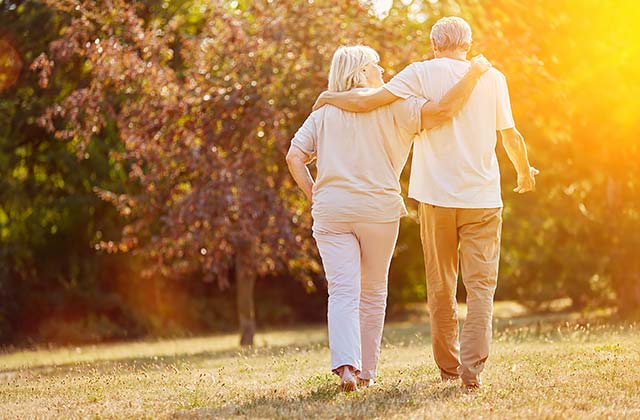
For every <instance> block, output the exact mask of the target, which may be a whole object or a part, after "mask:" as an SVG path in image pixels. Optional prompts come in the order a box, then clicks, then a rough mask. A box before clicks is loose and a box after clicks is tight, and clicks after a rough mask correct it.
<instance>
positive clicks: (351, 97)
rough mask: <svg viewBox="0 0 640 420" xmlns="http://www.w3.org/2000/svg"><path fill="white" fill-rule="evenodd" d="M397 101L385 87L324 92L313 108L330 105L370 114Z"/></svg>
mask: <svg viewBox="0 0 640 420" xmlns="http://www.w3.org/2000/svg"><path fill="white" fill-rule="evenodd" d="M397 99H398V97H397V96H395V95H394V94H393V93H391V92H389V91H388V90H387V89H385V88H383V87H380V88H376V89H367V90H364V91H363V90H349V91H346V92H324V93H323V94H322V95H320V98H318V100H317V101H316V104H315V105H314V107H313V108H314V109H318V108H319V107H321V106H323V105H327V104H328V105H333V106H335V107H338V108H340V109H343V110H345V111H349V112H369V111H373V110H374V109H376V108H378V107H381V106H384V105H388V104H390V103H391V102H393V101H395V100H397Z"/></svg>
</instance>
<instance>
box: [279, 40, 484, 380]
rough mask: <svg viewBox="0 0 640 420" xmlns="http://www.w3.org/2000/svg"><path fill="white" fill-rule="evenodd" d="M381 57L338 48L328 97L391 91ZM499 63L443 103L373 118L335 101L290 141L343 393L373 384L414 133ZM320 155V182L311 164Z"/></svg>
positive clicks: (385, 111) (422, 103)
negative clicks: (323, 281) (308, 210)
mask: <svg viewBox="0 0 640 420" xmlns="http://www.w3.org/2000/svg"><path fill="white" fill-rule="evenodd" d="M378 62H379V56H378V54H377V53H376V52H375V51H374V50H373V49H372V48H370V47H366V46H348V47H347V46H343V47H340V48H338V50H337V51H336V52H335V54H334V56H333V60H332V62H331V69H330V71H329V91H334V92H341V91H347V90H352V89H354V90H360V91H362V92H366V90H367V89H370V88H377V87H380V86H383V85H384V82H383V80H382V73H383V71H384V70H383V69H382V67H380V66H379V64H378ZM489 67H490V64H489V63H488V62H487V61H486V60H485V59H484V58H480V59H474V62H473V64H472V66H471V67H470V70H469V72H468V73H467V75H466V76H465V77H464V78H463V79H462V80H461V81H460V82H459V83H458V84H457V85H455V86H454V87H453V88H452V89H451V90H450V91H449V92H448V93H447V95H445V97H444V98H443V99H442V101H440V102H439V103H433V102H427V101H426V100H425V99H423V98H415V97H414V98H409V99H404V100H397V101H395V102H393V103H391V104H389V105H386V106H383V107H380V108H377V109H376V110H374V111H372V112H369V113H351V112H346V111H342V110H340V109H338V108H336V107H334V106H331V105H327V106H323V107H321V108H320V109H318V110H316V111H314V112H312V113H311V115H309V117H308V118H307V119H306V121H305V122H304V124H303V125H302V127H301V128H300V129H299V130H298V132H297V133H296V134H295V136H294V138H293V140H292V141H291V147H290V149H289V152H288V154H287V164H288V166H289V170H290V171H291V174H292V176H293V178H294V179H295V181H296V183H297V184H298V186H299V187H300V188H301V189H302V190H303V192H304V193H305V195H306V196H307V197H308V199H309V200H311V202H312V217H313V236H314V238H315V240H316V243H317V246H318V250H319V251H320V256H321V258H322V263H323V266H324V270H325V274H326V278H327V283H328V291H329V304H328V314H327V315H328V316H327V318H328V326H329V347H330V350H331V370H332V371H333V372H334V373H336V374H337V375H338V376H339V377H340V389H341V390H343V391H354V390H356V389H357V388H358V386H360V387H365V386H369V385H371V384H373V381H374V378H375V376H376V368H377V365H378V358H379V354H380V342H381V339H382V329H383V324H384V317H385V309H386V302H387V277H388V272H389V265H390V263H391V257H392V255H393V250H394V247H395V244H396V240H397V238H398V227H399V220H400V218H401V217H402V216H404V215H406V214H407V211H406V208H405V206H404V201H403V199H402V196H401V195H400V174H401V172H402V168H403V167H404V165H405V163H406V162H407V158H408V156H409V151H410V149H411V145H412V141H413V137H414V136H415V135H416V134H417V133H418V132H420V131H421V130H424V129H427V130H428V129H431V128H435V127H437V126H439V125H441V124H443V123H445V122H447V121H448V120H449V119H451V117H452V116H453V115H454V114H455V113H456V112H457V111H459V110H460V109H461V108H462V106H463V105H464V103H465V102H466V100H467V99H468V97H469V95H470V94H471V91H472V90H473V87H474V86H475V83H476V82H477V80H478V78H479V77H480V76H481V75H482V73H484V72H485V71H486V70H487V69H488V68H489ZM314 159H317V163H316V165H317V177H316V179H315V181H314V180H313V178H312V176H311V174H310V172H309V169H308V168H307V165H308V164H309V163H311V162H312V161H313V160H314Z"/></svg>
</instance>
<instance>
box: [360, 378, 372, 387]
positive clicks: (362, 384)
mask: <svg viewBox="0 0 640 420" xmlns="http://www.w3.org/2000/svg"><path fill="white" fill-rule="evenodd" d="M375 384H376V381H374V380H373V379H362V378H358V388H368V387H370V386H373V385H375Z"/></svg>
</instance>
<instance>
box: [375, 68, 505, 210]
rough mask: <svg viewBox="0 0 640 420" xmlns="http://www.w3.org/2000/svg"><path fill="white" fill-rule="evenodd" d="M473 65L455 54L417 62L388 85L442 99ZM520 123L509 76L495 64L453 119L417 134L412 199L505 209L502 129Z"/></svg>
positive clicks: (391, 88)
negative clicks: (500, 160) (499, 146)
mask: <svg viewBox="0 0 640 420" xmlns="http://www.w3.org/2000/svg"><path fill="white" fill-rule="evenodd" d="M469 66H470V64H469V62H467V61H461V60H455V59H451V58H436V59H433V60H428V61H422V62H418V63H413V64H410V65H408V66H407V67H406V68H405V69H404V70H402V71H401V72H400V73H398V74H397V75H396V76H395V77H394V78H393V79H392V80H391V81H389V82H388V83H387V84H386V85H385V86H384V87H385V88H386V89H387V90H388V91H389V92H391V93H393V94H394V95H396V96H399V97H400V98H408V97H410V96H422V97H424V98H426V99H427V100H430V101H440V100H441V99H442V97H443V96H444V95H445V94H446V93H447V91H448V90H449V89H451V88H452V87H453V86H454V85H455V84H456V83H457V82H458V81H460V79H462V77H463V76H464V75H465V73H466V72H467V71H468V70H469ZM514 126H515V124H514V121H513V116H512V114H511V105H510V101H509V91H508V88H507V82H506V79H505V77H504V75H503V74H502V73H500V72H499V71H498V70H496V69H493V68H492V69H490V70H489V71H487V72H486V73H485V74H483V75H482V76H481V77H480V79H479V81H478V83H477V85H476V86H475V88H474V90H473V92H472V93H471V96H470V97H469V100H468V101H467V103H466V104H465V105H464V107H463V108H462V110H461V111H460V113H458V114H457V115H456V116H454V117H453V120H452V121H451V122H448V123H446V124H444V125H443V126H441V127H439V128H436V129H433V130H430V131H429V132H426V131H423V132H422V133H421V134H420V135H418V136H417V137H416V139H415V141H414V149H413V161H412V165H411V178H410V182H409V197H411V198H415V199H416V200H418V201H420V202H423V203H428V204H432V205H435V206H440V207H454V208H497V207H502V197H501V194H500V171H499V168H498V160H497V157H496V153H495V149H496V142H497V133H496V131H497V130H504V129H507V128H512V127H514Z"/></svg>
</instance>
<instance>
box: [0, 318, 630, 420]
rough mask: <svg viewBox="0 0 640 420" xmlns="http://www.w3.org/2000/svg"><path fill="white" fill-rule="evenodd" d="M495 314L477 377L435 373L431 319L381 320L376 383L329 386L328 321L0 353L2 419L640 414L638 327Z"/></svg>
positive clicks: (334, 382)
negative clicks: (246, 336) (345, 389)
mask: <svg viewBox="0 0 640 420" xmlns="http://www.w3.org/2000/svg"><path fill="white" fill-rule="evenodd" d="M566 319H567V320H562V321H560V320H558V318H557V316H554V317H553V318H549V319H542V318H533V317H531V318H520V319H515V320H512V321H509V320H499V321H497V322H496V333H495V340H494V346H493V349H492V355H491V358H490V360H489V362H488V365H487V369H486V370H485V374H484V381H485V384H486V385H485V386H484V387H483V388H482V389H481V390H480V391H479V392H476V393H473V394H466V393H464V392H462V391H461V390H460V388H459V385H458V384H454V383H447V384H443V383H441V382H440V381H438V380H437V376H438V375H437V370H436V367H435V365H434V362H433V358H432V356H431V349H430V341H429V334H428V325H426V324H425V323H391V324H389V325H387V327H386V332H385V337H384V344H383V350H382V356H381V366H380V371H379V375H380V377H379V383H378V385H377V386H375V387H373V388H371V389H367V390H364V391H362V392H358V393H354V394H349V395H345V394H341V393H339V392H338V391H337V388H336V385H337V378H336V377H335V376H333V375H332V374H330V373H329V372H328V365H329V351H328V348H327V344H326V332H325V327H323V326H318V327H312V328H305V329H296V330H290V331H274V332H268V333H264V334H260V335H258V337H257V343H258V345H257V346H256V347H255V348H252V349H240V348H239V347H238V346H237V337H236V336H235V335H225V336H214V337H201V338H192V339H181V340H166V341H154V342H139V343H130V344H116V345H100V346H87V347H80V348H65V349H56V350H50V351H48V350H39V351H31V352H16V353H10V354H2V355H0V413H2V416H3V417H7V418H13V417H15V418H34V417H40V418H42V417H44V418H50V417H58V418H62V417H63V418H86V417H108V418H123V417H124V418H129V417H136V418H139V417H143V418H144V417H153V418H157V417H164V418H212V417H247V418H249V417H251V418H253V417H261V418H265V417H267V418H290V417H294V418H302V417H305V418H307V417H312V418H314V417H317V418H334V417H384V418H387V417H389V418H407V417H408V418H425V417H429V418H452V417H456V418H457V417H461V416H464V417H467V416H470V417H480V416H482V417H488V418H506V417H508V418H585V417H586V418H602V417H613V418H640V398H638V396H637V390H638V389H640V369H639V368H638V366H640V335H639V334H638V332H639V327H638V325H636V324H617V325H607V324H603V323H601V322H596V325H591V324H587V323H585V322H584V321H574V320H572V319H573V318H572V317H567V318H566Z"/></svg>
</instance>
